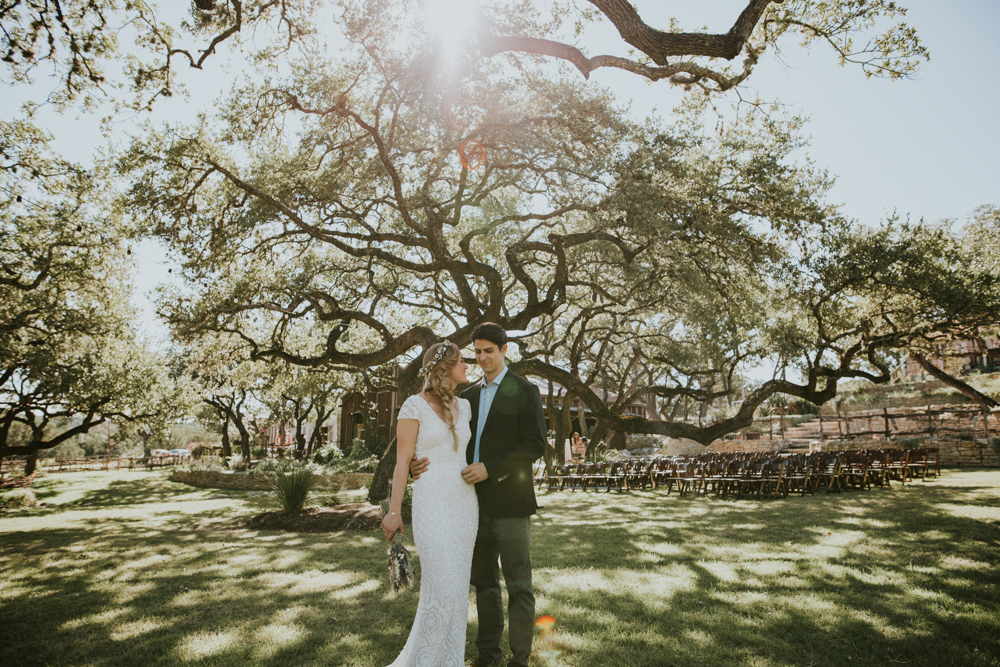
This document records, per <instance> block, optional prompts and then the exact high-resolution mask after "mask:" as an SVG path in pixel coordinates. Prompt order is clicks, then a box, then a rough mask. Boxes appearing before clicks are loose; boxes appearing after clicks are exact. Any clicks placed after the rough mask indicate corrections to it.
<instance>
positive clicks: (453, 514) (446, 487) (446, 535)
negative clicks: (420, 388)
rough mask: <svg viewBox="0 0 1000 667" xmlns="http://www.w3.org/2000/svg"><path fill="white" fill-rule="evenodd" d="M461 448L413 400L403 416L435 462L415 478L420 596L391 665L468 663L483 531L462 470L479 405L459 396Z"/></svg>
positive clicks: (454, 666)
mask: <svg viewBox="0 0 1000 667" xmlns="http://www.w3.org/2000/svg"><path fill="white" fill-rule="evenodd" d="M458 404H459V411H460V414H459V415H458V418H457V420H456V421H457V423H456V424H455V431H456V432H457V433H458V451H455V443H454V440H453V439H452V435H451V431H450V430H449V429H448V425H447V424H445V422H444V421H443V420H442V419H441V417H439V416H438V415H437V413H436V412H434V409H433V408H431V406H430V405H428V404H427V401H425V400H424V399H422V398H421V397H420V396H411V397H410V398H408V399H406V402H405V403H403V406H402V407H401V408H400V410H399V419H416V420H418V421H419V422H420V427H419V429H418V430H417V447H416V452H417V457H418V458H424V457H427V458H428V459H430V467H429V468H428V469H427V472H425V473H424V474H422V475H421V476H420V479H418V480H416V481H414V483H413V539H414V542H416V545H417V554H418V555H419V557H420V601H419V602H418V604H417V616H416V618H415V619H414V620H413V628H412V629H411V630H410V636H409V637H408V638H407V639H406V645H405V646H404V647H403V652H402V653H400V654H399V657H398V658H396V660H395V662H393V663H392V665H390V667H462V666H463V665H464V664H465V630H466V626H467V625H468V613H469V576H470V574H471V571H472V549H473V547H474V546H475V543H476V531H477V530H478V528H479V503H478V502H477V501H476V489H475V487H474V486H473V485H471V484H466V483H465V480H463V479H462V475H461V471H462V469H463V468H464V467H465V466H466V465H467V464H466V462H465V448H466V445H467V444H468V442H469V438H470V437H471V436H472V433H471V431H470V429H469V420H470V419H471V416H472V408H471V407H470V405H469V402H468V401H467V400H465V399H463V398H460V399H458Z"/></svg>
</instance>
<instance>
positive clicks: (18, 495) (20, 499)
mask: <svg viewBox="0 0 1000 667" xmlns="http://www.w3.org/2000/svg"><path fill="white" fill-rule="evenodd" d="M3 499H4V501H5V502H6V503H7V507H9V508H14V507H34V506H35V503H36V502H38V499H37V498H36V497H35V492H34V491H32V490H31V489H14V490H13V491H11V492H10V493H8V494H6V495H5V496H4V498H3Z"/></svg>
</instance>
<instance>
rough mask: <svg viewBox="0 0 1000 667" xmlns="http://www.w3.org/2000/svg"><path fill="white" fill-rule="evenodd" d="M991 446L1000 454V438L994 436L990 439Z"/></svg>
mask: <svg viewBox="0 0 1000 667" xmlns="http://www.w3.org/2000/svg"><path fill="white" fill-rule="evenodd" d="M990 444H991V445H993V451H995V452H996V453H997V454H1000V437H997V436H993V437H992V438H990Z"/></svg>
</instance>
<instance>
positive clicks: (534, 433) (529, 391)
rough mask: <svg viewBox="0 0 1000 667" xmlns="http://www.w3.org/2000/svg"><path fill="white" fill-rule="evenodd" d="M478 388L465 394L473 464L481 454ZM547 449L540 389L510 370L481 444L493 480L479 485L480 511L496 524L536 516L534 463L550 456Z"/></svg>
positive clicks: (468, 456)
mask: <svg viewBox="0 0 1000 667" xmlns="http://www.w3.org/2000/svg"><path fill="white" fill-rule="evenodd" d="M479 389H480V384H479V383H476V384H474V385H473V386H471V387H469V388H468V389H466V390H465V391H464V392H463V393H462V397H463V398H465V399H466V400H468V401H469V403H470V404H472V421H471V422H470V426H471V428H472V438H471V439H470V440H469V447H468V449H467V450H466V460H467V461H468V462H469V463H472V458H473V456H475V451H476V427H477V424H478V423H479ZM545 444H546V438H545V414H544V412H543V411H542V397H541V394H539V392H538V387H536V386H535V385H533V384H531V383H530V382H528V381H527V380H525V379H524V378H523V377H521V376H520V375H514V373H512V372H511V371H510V369H508V370H507V374H506V375H505V376H504V378H503V380H502V381H501V382H500V386H499V387H498V388H497V393H496V395H495V396H494V397H493V403H491V404H490V413H489V415H487V417H486V425H485V426H484V427H483V435H482V438H481V439H480V443H479V460H480V461H481V462H482V463H483V464H485V465H486V471H487V472H488V473H489V478H487V479H486V480H484V481H482V482H480V483H478V484H476V493H477V494H478V496H479V507H480V510H481V511H483V512H486V514H487V516H490V517H492V518H494V519H506V518H510V517H525V516H530V515H532V514H534V513H535V510H536V509H537V507H538V505H537V504H536V503H535V486H534V483H533V480H532V476H531V464H532V463H534V462H535V460H536V459H538V458H540V457H541V456H542V455H544V454H545Z"/></svg>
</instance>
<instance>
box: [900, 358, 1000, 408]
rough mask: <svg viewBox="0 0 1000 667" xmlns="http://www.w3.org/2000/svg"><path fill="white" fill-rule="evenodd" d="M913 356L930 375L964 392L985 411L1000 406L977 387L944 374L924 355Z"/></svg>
mask: <svg viewBox="0 0 1000 667" xmlns="http://www.w3.org/2000/svg"><path fill="white" fill-rule="evenodd" d="M911 356H912V357H913V360H914V361H916V362H917V363H918V364H920V367H921V368H923V369H924V370H925V371H927V373H928V374H930V375H932V376H934V377H935V378H937V379H938V380H941V382H944V383H945V384H946V385H948V386H949V387H951V388H952V389H957V390H958V391H960V392H962V394H963V395H965V396H968V397H969V398H971V399H972V400H974V401H975V402H976V403H978V404H979V406H980V407H981V408H983V410H986V411H989V409H990V408H995V407H997V406H998V405H1000V403H997V402H996V401H995V400H993V399H992V398H990V397H989V396H987V395H986V394H984V393H982V392H980V391H978V390H977V389H976V388H975V387H972V386H970V385H968V384H966V383H965V382H962V381H961V380H959V379H958V378H957V377H955V376H954V375H950V374H948V373H946V372H944V371H943V370H941V369H940V368H938V367H937V366H935V365H934V364H932V363H931V362H930V361H928V360H927V358H926V357H924V355H922V354H918V353H916V352H914V353H912V355H911Z"/></svg>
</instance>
